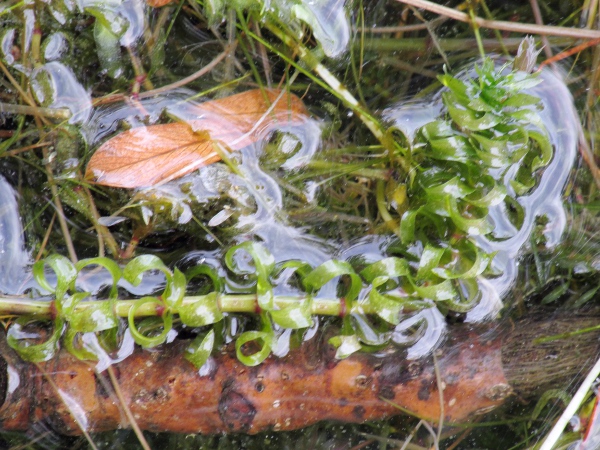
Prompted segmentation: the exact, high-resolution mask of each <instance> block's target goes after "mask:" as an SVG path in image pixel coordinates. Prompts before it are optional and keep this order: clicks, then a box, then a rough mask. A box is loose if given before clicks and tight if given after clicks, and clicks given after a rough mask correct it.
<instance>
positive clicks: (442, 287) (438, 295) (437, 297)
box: [413, 280, 456, 302]
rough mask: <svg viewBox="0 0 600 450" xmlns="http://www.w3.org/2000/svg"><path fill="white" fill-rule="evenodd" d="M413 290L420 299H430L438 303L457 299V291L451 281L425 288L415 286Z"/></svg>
mask: <svg viewBox="0 0 600 450" xmlns="http://www.w3.org/2000/svg"><path fill="white" fill-rule="evenodd" d="M413 288H414V290H415V292H416V293H417V295H418V296H419V297H421V298H428V299H431V300H433V301H436V302H439V301H443V300H450V299H453V298H455V297H456V290H455V289H454V287H453V286H452V283H451V282H450V280H444V281H442V282H441V283H437V284H428V285H423V286H418V285H416V284H414V285H413Z"/></svg>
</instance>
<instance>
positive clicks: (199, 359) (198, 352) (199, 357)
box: [183, 330, 215, 369]
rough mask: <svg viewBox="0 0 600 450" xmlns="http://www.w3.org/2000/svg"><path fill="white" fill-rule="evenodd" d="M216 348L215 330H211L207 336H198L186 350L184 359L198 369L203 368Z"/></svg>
mask: <svg viewBox="0 0 600 450" xmlns="http://www.w3.org/2000/svg"><path fill="white" fill-rule="evenodd" d="M214 346H215V330H210V331H209V332H208V333H206V335H205V336H201V335H200V336H197V337H196V338H195V339H194V340H193V341H192V343H191V344H190V345H189V347H188V348H187V349H186V351H185V353H184V355H183V357H184V358H185V359H187V360H188V361H189V362H191V363H192V364H193V365H194V366H195V367H196V368H198V369H199V368H200V367H202V366H203V365H204V364H205V363H206V361H208V358H209V357H210V354H211V352H212V351H213V348H214Z"/></svg>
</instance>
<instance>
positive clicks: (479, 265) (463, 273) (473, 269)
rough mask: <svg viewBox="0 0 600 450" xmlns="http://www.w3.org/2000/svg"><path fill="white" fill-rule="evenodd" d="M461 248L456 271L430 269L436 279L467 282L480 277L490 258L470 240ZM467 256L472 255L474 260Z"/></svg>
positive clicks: (439, 268)
mask: <svg viewBox="0 0 600 450" xmlns="http://www.w3.org/2000/svg"><path fill="white" fill-rule="evenodd" d="M463 247H464V248H462V249H460V250H461V251H460V252H459V253H458V256H457V261H456V263H455V266H456V268H458V270H450V269H447V268H441V267H436V268H434V269H432V272H433V273H434V274H435V275H437V276H438V277H440V278H443V279H447V280H453V279H458V278H460V279H462V280H468V279H471V278H476V277H478V276H479V275H481V274H482V273H483V272H484V271H485V269H487V267H488V265H489V264H490V262H491V260H492V256H491V255H489V254H487V253H484V252H483V251H481V250H480V249H478V248H477V246H476V245H475V243H473V242H472V241H470V240H467V241H465V243H464V244H463ZM467 255H474V256H475V259H474V260H473V259H469V258H467Z"/></svg>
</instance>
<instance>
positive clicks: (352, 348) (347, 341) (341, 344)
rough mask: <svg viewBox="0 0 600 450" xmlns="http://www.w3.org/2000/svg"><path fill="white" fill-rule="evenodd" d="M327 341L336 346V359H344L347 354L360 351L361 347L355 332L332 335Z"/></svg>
mask: <svg viewBox="0 0 600 450" xmlns="http://www.w3.org/2000/svg"><path fill="white" fill-rule="evenodd" d="M329 343H330V344H331V345H333V346H334V347H336V348H337V350H336V352H335V357H336V358H337V359H345V358H347V357H348V356H350V355H352V354H353V353H356V352H358V351H360V349H361V348H362V346H361V344H360V340H359V339H358V336H357V335H356V334H352V335H349V336H348V335H341V336H334V337H332V338H331V339H329Z"/></svg>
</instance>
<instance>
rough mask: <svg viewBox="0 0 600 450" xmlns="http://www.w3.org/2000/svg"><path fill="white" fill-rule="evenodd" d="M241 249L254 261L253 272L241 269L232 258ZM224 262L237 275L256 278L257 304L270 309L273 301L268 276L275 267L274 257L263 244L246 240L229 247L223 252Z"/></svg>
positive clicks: (264, 308)
mask: <svg viewBox="0 0 600 450" xmlns="http://www.w3.org/2000/svg"><path fill="white" fill-rule="evenodd" d="M239 250H243V251H245V252H247V253H248V254H249V255H250V257H251V258H252V261H253V262H254V269H255V271H254V272H249V271H247V270H241V269H240V268H239V267H237V265H236V264H235V261H234V259H233V257H234V255H235V253H236V252H238V251H239ZM225 264H226V265H227V267H228V268H229V270H231V271H232V272H234V273H236V274H239V275H251V276H254V277H255V278H256V295H257V298H258V306H259V307H260V308H261V309H262V310H263V311H271V310H273V309H274V307H275V305H274V302H273V288H272V286H271V282H270V277H271V274H272V273H273V270H274V268H275V258H273V255H272V254H271V252H269V250H267V248H266V247H265V246H263V245H262V244H259V243H257V242H252V241H246V242H242V243H241V244H239V245H236V246H234V247H232V248H230V249H229V250H228V251H227V253H226V254H225Z"/></svg>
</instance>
